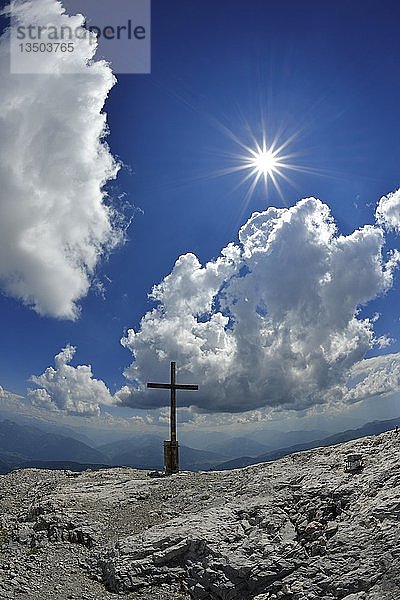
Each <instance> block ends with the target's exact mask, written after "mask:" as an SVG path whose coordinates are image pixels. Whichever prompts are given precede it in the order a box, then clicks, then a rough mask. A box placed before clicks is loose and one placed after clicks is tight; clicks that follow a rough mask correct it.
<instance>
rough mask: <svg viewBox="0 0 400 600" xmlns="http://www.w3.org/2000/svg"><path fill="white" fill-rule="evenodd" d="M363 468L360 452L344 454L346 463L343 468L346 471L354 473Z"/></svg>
mask: <svg viewBox="0 0 400 600" xmlns="http://www.w3.org/2000/svg"><path fill="white" fill-rule="evenodd" d="M363 468H364V460H363V457H362V454H348V455H347V456H346V463H345V467H344V470H345V471H346V472H347V473H355V472H357V471H361V470H362V469H363Z"/></svg>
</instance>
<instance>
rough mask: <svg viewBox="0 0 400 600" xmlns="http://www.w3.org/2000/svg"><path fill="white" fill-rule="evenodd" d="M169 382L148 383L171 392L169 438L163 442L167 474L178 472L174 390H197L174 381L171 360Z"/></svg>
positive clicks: (195, 387) (148, 385)
mask: <svg viewBox="0 0 400 600" xmlns="http://www.w3.org/2000/svg"><path fill="white" fill-rule="evenodd" d="M170 381H171V382H170V383H148V384H147V387H148V388H153V389H154V388H156V389H163V390H170V394H171V412H170V427H171V436H170V437H171V439H169V440H165V442H164V467H165V472H166V474H167V475H172V474H173V473H179V444H178V440H177V436H176V390H198V389H199V386H198V385H196V384H179V383H176V362H175V361H172V362H171V380H170Z"/></svg>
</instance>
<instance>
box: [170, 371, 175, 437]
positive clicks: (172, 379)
mask: <svg viewBox="0 0 400 600" xmlns="http://www.w3.org/2000/svg"><path fill="white" fill-rule="evenodd" d="M175 386H176V362H171V418H170V424H171V442H176V387H175Z"/></svg>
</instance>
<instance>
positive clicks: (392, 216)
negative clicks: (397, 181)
mask: <svg viewBox="0 0 400 600" xmlns="http://www.w3.org/2000/svg"><path fill="white" fill-rule="evenodd" d="M375 216H376V220H377V222H378V223H379V224H380V225H383V226H384V227H385V228H386V229H389V230H394V231H397V233H400V190H396V191H395V192H392V193H391V194H388V195H387V196H382V198H381V199H380V200H379V202H378V206H377V207H376V212H375Z"/></svg>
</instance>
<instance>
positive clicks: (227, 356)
mask: <svg viewBox="0 0 400 600" xmlns="http://www.w3.org/2000/svg"><path fill="white" fill-rule="evenodd" d="M239 241H240V243H239V244H236V245H234V244H230V245H229V246H228V247H227V248H225V249H224V250H223V251H222V253H221V256H220V257H218V258H217V259H216V260H213V261H210V262H209V263H207V264H206V265H205V266H202V265H201V264H200V263H199V261H198V259H197V258H196V257H195V256H194V255H193V254H186V255H184V256H181V257H180V258H179V259H178V260H177V262H176V264H175V267H174V268H173V270H172V272H171V273H170V274H169V275H168V276H167V277H165V279H164V280H163V281H162V282H161V283H160V284H159V285H157V286H155V287H154V289H153V291H152V298H153V299H154V300H155V301H156V302H157V305H156V307H155V308H154V309H153V310H151V311H149V312H148V313H147V314H146V315H145V316H144V317H143V319H142V321H141V323H140V328H139V329H138V331H134V330H133V329H130V330H129V331H128V332H127V335H126V336H125V337H124V338H123V339H122V340H121V342H122V344H123V345H124V346H125V347H126V348H128V349H129V350H130V351H131V352H132V354H133V358H134V360H133V363H132V365H131V366H130V367H129V368H128V369H127V370H126V376H127V377H128V378H129V379H130V380H131V385H130V386H129V387H125V388H123V390H121V393H117V394H116V400H117V401H119V402H120V403H122V404H125V405H130V406H133V407H142V408H145V407H157V406H162V405H164V404H165V403H167V402H168V392H167V391H161V390H160V391H157V390H146V389H145V384H146V382H147V381H158V382H163V381H164V380H166V379H168V376H169V364H168V361H170V360H176V361H177V364H178V373H179V377H178V379H180V380H181V382H183V383H198V384H199V387H200V389H199V391H198V392H187V393H185V392H179V400H178V403H179V404H180V405H181V406H190V405H194V406H195V407H196V410H197V411H220V412H241V411H244V410H254V409H258V408H262V407H268V408H275V409H283V410H284V409H294V410H303V409H307V408H309V407H311V406H315V405H316V404H319V403H327V402H330V401H337V400H342V399H343V398H344V396H345V393H346V391H347V389H346V385H345V382H346V378H347V376H348V373H349V370H350V368H351V367H352V366H353V365H354V364H356V363H357V362H358V361H360V360H362V359H363V357H364V355H365V353H366V352H367V350H368V349H369V348H371V346H373V345H374V342H375V340H376V338H375V337H374V332H373V319H371V320H369V319H361V318H360V317H359V307H360V306H362V305H365V304H366V303H368V301H369V300H371V299H373V298H375V297H376V296H377V295H379V294H382V293H384V292H385V291H386V290H387V289H388V288H390V286H391V285H392V272H393V270H394V268H395V266H396V264H397V260H398V257H397V255H392V256H391V257H389V258H388V259H387V260H386V261H385V259H384V258H383V256H382V247H383V244H384V236H383V231H382V229H381V228H380V227H376V226H375V227H374V226H371V225H366V226H364V227H362V228H360V229H358V230H356V231H354V232H353V233H351V234H350V235H347V236H344V235H339V234H338V232H337V229H336V226H335V223H334V221H333V218H332V215H331V213H330V210H329V208H328V206H326V205H325V204H323V203H322V202H321V201H319V200H317V199H315V198H307V199H305V200H301V201H300V202H298V203H297V204H296V205H295V206H293V207H291V208H281V209H277V208H268V210H266V211H264V212H258V213H254V214H253V215H252V216H251V217H250V219H249V220H248V222H247V223H246V224H245V225H244V226H243V227H242V228H241V229H240V232H239Z"/></svg>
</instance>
